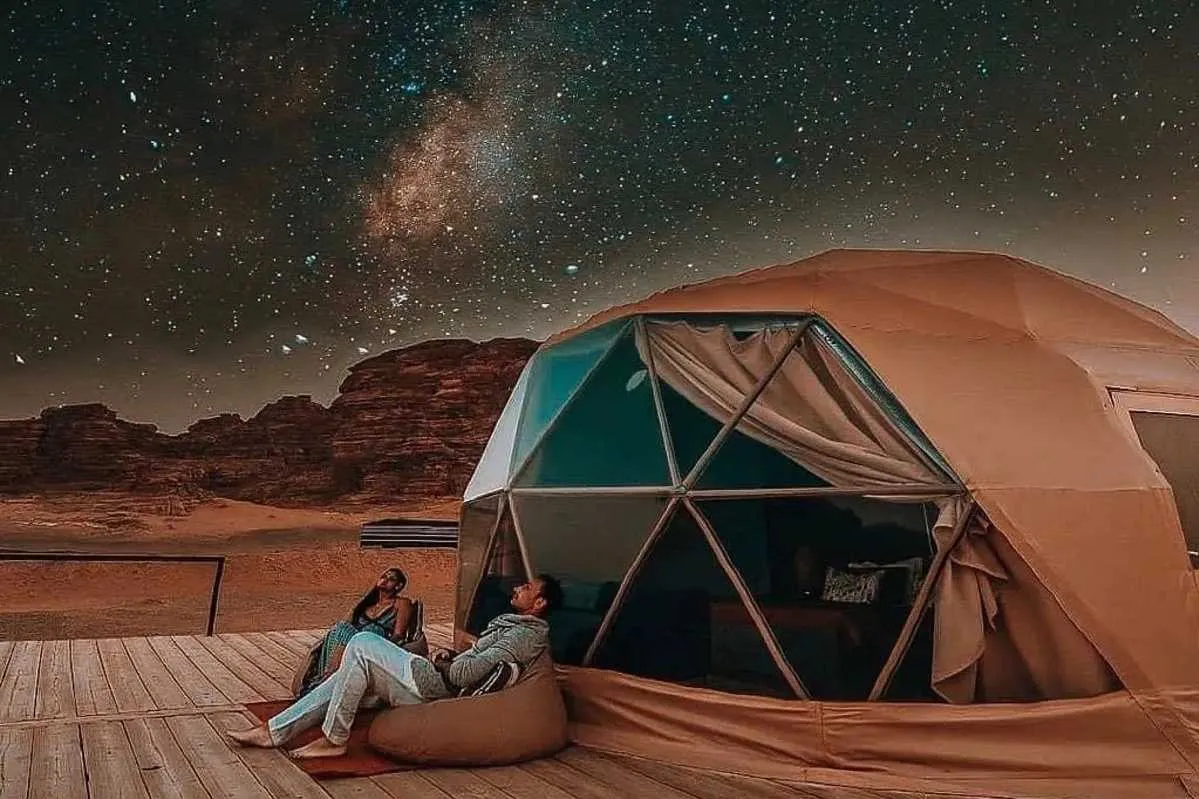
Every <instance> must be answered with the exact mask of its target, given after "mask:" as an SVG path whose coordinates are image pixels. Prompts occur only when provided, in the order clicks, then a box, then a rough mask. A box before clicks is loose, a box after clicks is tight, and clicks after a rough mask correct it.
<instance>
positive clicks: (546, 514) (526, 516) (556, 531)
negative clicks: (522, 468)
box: [512, 494, 667, 665]
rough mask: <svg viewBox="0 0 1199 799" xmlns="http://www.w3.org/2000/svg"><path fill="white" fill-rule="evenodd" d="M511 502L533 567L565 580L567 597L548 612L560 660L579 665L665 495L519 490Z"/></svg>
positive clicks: (658, 514) (556, 659)
mask: <svg viewBox="0 0 1199 799" xmlns="http://www.w3.org/2000/svg"><path fill="white" fill-rule="evenodd" d="M512 502H513V503H514V504H515V508H516V516H517V519H518V521H519V522H520V530H521V534H522V535H523V536H524V540H525V545H526V546H527V547H528V549H529V561H530V563H531V566H532V569H533V571H534V572H536V573H549V574H552V575H554V576H555V577H557V578H558V579H559V581H561V583H562V594H563V596H562V605H561V606H560V607H559V608H558V609H557V610H556V611H554V613H553V614H552V615H551V616H550V617H549V623H550V644H551V646H552V648H553V653H554V662H555V663H563V664H567V665H578V664H580V663H582V661H583V655H584V654H585V653H586V652H587V649H588V647H590V646H591V642H592V640H593V639H594V638H595V633H596V631H597V630H599V626H600V622H602V621H603V618H604V614H606V613H607V612H608V608H609V607H610V606H611V604H612V600H613V599H615V597H616V591H617V589H618V588H619V587H620V582H621V580H623V579H624V576H625V573H626V572H628V570H629V566H630V565H631V564H632V562H633V559H634V558H635V557H636V556H637V553H638V552H640V551H641V548H642V547H644V546H645V542H646V540H647V539H648V538H649V534H650V532H651V531H652V530H653V529H654V526H655V525H656V524H657V523H658V520H659V519H660V518H661V517H662V514H663V512H664V511H665V510H666V505H667V497H666V496H653V495H647V494H626V495H623V496H614V495H611V494H588V495H585V496H577V495H576V496H562V495H560V494H537V495H532V494H513V495H512Z"/></svg>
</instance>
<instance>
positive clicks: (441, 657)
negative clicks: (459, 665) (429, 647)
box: [433, 649, 455, 672]
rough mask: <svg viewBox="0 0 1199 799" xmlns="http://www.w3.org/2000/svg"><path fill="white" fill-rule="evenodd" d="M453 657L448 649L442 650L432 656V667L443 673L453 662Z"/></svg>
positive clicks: (452, 653) (453, 654)
mask: <svg viewBox="0 0 1199 799" xmlns="http://www.w3.org/2000/svg"><path fill="white" fill-rule="evenodd" d="M454 657H455V653H454V652H452V651H450V650H448V649H442V650H441V651H440V652H438V653H437V654H435V655H434V656H433V666H434V667H436V669H437V670H438V671H441V672H444V671H446V670H448V669H449V667H450V664H451V663H453V662H454Z"/></svg>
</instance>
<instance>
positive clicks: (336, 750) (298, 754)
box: [288, 735, 346, 760]
mask: <svg viewBox="0 0 1199 799" xmlns="http://www.w3.org/2000/svg"><path fill="white" fill-rule="evenodd" d="M345 753H346V746H345V744H335V743H333V742H332V741H330V740H329V739H328V738H326V737H325V736H323V735H322V736H321V737H320V738H317V739H316V740H315V741H313V742H312V743H310V744H304V745H303V746H301V747H300V748H298V749H293V750H291V751H290V752H288V754H289V755H291V756H292V757H294V758H295V759H296V760H310V759H312V758H316V757H341V756H342V755H344V754H345Z"/></svg>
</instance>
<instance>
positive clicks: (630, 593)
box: [456, 317, 1068, 702]
mask: <svg viewBox="0 0 1199 799" xmlns="http://www.w3.org/2000/svg"><path fill="white" fill-rule="evenodd" d="M750 398H753V401H752V402H750V401H749V400H750ZM480 475H483V476H484V477H485V478H486V479H483V480H482V482H479V479H480ZM472 491H473V496H472V495H471V494H472ZM964 501H965V490H964V489H963V487H962V486H961V484H960V482H959V481H958V480H957V479H956V478H955V477H954V476H953V475H952V473H951V472H950V470H949V469H948V467H947V466H945V464H944V463H943V462H942V461H941V459H940V457H939V456H938V455H937V453H936V452H935V450H934V449H933V447H932V446H931V444H930V443H929V442H928V441H927V440H925V438H924V437H923V435H922V434H921V433H920V431H919V430H918V429H917V427H916V425H915V424H914V423H913V422H912V420H911V419H910V418H908V417H907V416H906V414H905V413H904V412H903V410H902V408H901V407H900V405H899V403H898V402H897V400H896V399H895V398H894V397H893V396H891V395H890V394H889V392H887V391H886V389H885V387H883V386H882V384H881V382H880V381H878V380H877V378H875V376H874V375H873V374H872V373H871V372H870V370H869V368H868V367H867V366H866V364H864V363H863V362H862V361H861V359H860V358H858V357H857V356H856V354H855V353H854V352H853V351H852V350H851V349H850V348H849V347H848V346H847V345H846V344H845V343H844V342H843V341H842V340H840V339H839V338H838V337H837V336H836V334H835V332H834V331H832V330H831V329H829V328H828V327H827V325H825V324H824V323H823V322H821V321H820V320H815V319H813V318H810V317H804V318H780V319H761V318H744V319H738V318H736V317H723V318H716V319H713V318H696V317H689V318H687V319H685V320H683V319H679V318H654V319H645V318H636V319H632V320H630V319H624V320H619V321H617V322H613V323H609V324H607V325H604V326H602V327H599V328H595V329H592V330H589V331H587V332H585V333H583V334H581V335H579V336H576V337H574V338H571V339H567V340H565V341H563V342H561V343H559V344H556V345H555V346H553V347H547V348H543V349H542V350H540V351H539V352H538V353H537V354H536V355H535V356H534V357H533V359H532V360H531V361H530V362H529V364H528V365H527V366H526V370H525V373H524V375H522V378H521V383H520V384H519V385H518V390H516V391H514V393H513V396H512V399H511V400H510V407H509V408H507V409H505V411H504V413H503V414H502V416H501V419H500V422H499V423H498V424H497V427H496V430H495V432H494V434H493V436H492V440H491V442H490V443H489V444H488V448H487V451H486V452H485V454H484V457H483V461H482V462H481V463H480V465H479V468H478V470H477V472H476V481H472V490H471V491H468V496H467V502H466V504H465V505H464V509H463V513H462V518H461V528H460V533H459V541H460V544H459V549H460V575H459V586H458V590H459V595H458V609H457V619H456V622H457V624H458V626H459V627H460V628H461V629H463V630H465V631H466V632H468V633H471V634H478V633H479V632H480V630H481V629H482V627H483V626H484V624H485V623H486V622H487V620H489V619H490V618H492V617H493V616H495V615H497V614H499V613H502V612H504V611H505V609H506V608H507V603H508V598H509V595H510V592H511V590H512V587H513V586H514V585H516V584H518V583H519V582H521V581H523V580H525V579H527V577H528V574H529V572H530V571H532V572H533V573H549V574H553V575H555V576H557V577H558V578H559V579H560V580H561V581H562V583H563V588H564V593H565V601H564V605H563V607H562V608H560V609H559V610H557V611H556V612H555V613H554V614H553V616H552V618H551V625H550V629H551V643H552V648H553V655H554V659H555V661H556V662H558V663H562V664H566V665H584V666H590V667H594V668H601V669H613V670H616V671H620V672H623V673H627V674H632V675H636V676H640V677H648V678H652V679H657V680H664V681H668V682H672V683H677V684H682V685H689V686H699V687H706V688H711V689H715V690H720V691H725V692H731V693H748V694H755V695H761V696H771V697H782V698H814V699H828V700H866V699H888V700H902V701H918V702H938V701H946V698H947V694H946V692H939V691H938V690H936V689H935V686H934V681H933V679H932V675H933V673H934V650H935V648H936V646H937V644H936V626H937V624H938V623H941V624H944V623H946V621H945V619H948V618H951V615H952V614H949V615H946V614H942V613H941V612H940V610H939V609H937V608H936V607H935V606H936V603H937V601H938V599H937V591H936V590H935V588H934V585H933V582H934V581H935V580H936V579H937V577H938V573H937V572H938V570H940V571H941V572H942V573H946V574H947V573H949V570H950V566H949V564H950V562H951V561H952V560H953V559H951V558H950V557H948V552H947V553H945V554H944V555H943V556H942V557H941V558H938V557H937V551H938V540H937V537H936V535H935V528H936V525H937V522H938V518H939V517H940V516H942V514H943V513H944V512H945V508H946V507H947V506H950V505H952V504H953V503H954V502H959V503H960V502H964ZM959 507H960V506H959ZM971 512H972V513H973V514H975V515H976V516H977V515H978V514H979V511H978V510H977V509H974V510H973V511H971ZM967 526H968V525H967V523H966V519H965V518H961V519H960V520H958V522H957V523H955V524H954V525H953V530H951V531H950V532H951V533H952V534H953V535H952V538H951V540H950V541H949V542H948V543H947V544H942V546H947V547H948V548H949V549H950V550H953V551H955V552H956V551H957V550H956V549H955V546H957V545H958V542H959V541H960V542H962V545H965V543H966V538H968V536H966V535H965V531H966V528H967ZM985 527H986V525H985V523H984V524H983V528H985ZM973 529H975V532H978V530H979V528H978V526H977V525H976V526H975V528H973ZM1002 554H1003V555H1004V557H1006V558H1007V561H1006V563H1009V564H1010V562H1011V559H1012V558H1015V557H1016V556H1015V555H1014V553H1012V552H1010V551H1005V552H1004V553H1002ZM992 571H994V569H992ZM1008 572H1009V573H1007V574H1006V576H1005V578H1004V579H1005V581H1006V583H1007V584H1008V586H1007V589H1010V588H1012V587H1013V586H1015V587H1016V588H1021V586H1018V585H1016V583H1017V582H1018V581H1016V580H1014V577H1015V576H1016V575H1018V574H1020V573H1021V572H1020V570H1019V569H1009V570H1008ZM957 574H958V575H959V577H958V579H959V580H960V579H961V578H960V575H961V574H962V572H961V571H960V570H959V572H958V573H957ZM970 574H972V573H970ZM1009 578H1012V579H1009ZM926 583H928V584H927V585H926ZM976 583H977V585H979V586H980V589H979V592H980V594H985V591H984V589H987V590H989V588H988V586H989V585H990V583H985V581H984V580H981V579H980V580H976ZM973 584H974V583H972V585H973ZM1023 587H1025V588H1026V587H1027V586H1023ZM1007 589H1005V590H1007ZM980 601H984V600H980ZM984 604H985V601H984ZM1043 604H1045V606H1046V607H1048V605H1049V604H1051V603H1048V604H1046V603H1043ZM971 612H973V613H975V616H977V615H978V614H980V613H982V612H983V610H977V611H976V610H974V609H972V610H971ZM939 620H940V621H939ZM1060 621H1064V617H1063V618H1062V619H1055V620H1053V622H1052V623H1055V624H1056V623H1059V622H1060ZM992 622H994V618H992ZM1066 623H1067V624H1068V622H1066ZM980 629H982V628H981V626H980ZM992 632H994V631H992ZM988 634H991V633H988ZM980 635H981V633H980ZM897 644H898V646H897ZM1015 649H1018V647H1015V648H1013V651H1014V650H1015ZM1015 660H1016V661H1018V660H1019V658H1016V659H1015ZM1008 661H1012V658H1008ZM1012 662H1015V661H1012ZM1036 682H1037V681H1036V680H1035V679H1032V680H1019V681H1016V683H1011V684H1010V685H1008V686H1007V687H1004V688H1003V689H1001V690H999V693H1002V694H1004V695H1003V696H1002V697H1001V698H1003V699H1008V700H1011V699H1036V698H1042V697H1043V694H1044V693H1045V692H1044V691H1040V690H1039V689H1038V688H1037V687H1036ZM980 684H981V683H980ZM1030 685H1031V686H1032V687H1029V686H1030ZM1012 686H1015V687H1012ZM962 696H966V697H967V698H966V699H965V700H963V699H962ZM981 696H982V691H981V689H976V688H974V687H973V683H971V685H970V686H968V687H967V688H965V689H963V690H962V691H959V692H958V696H957V697H956V698H955V696H953V695H949V696H948V698H949V700H950V701H974V700H975V699H976V698H979V697H981Z"/></svg>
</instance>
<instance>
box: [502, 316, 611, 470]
mask: <svg viewBox="0 0 1199 799" xmlns="http://www.w3.org/2000/svg"><path fill="white" fill-rule="evenodd" d="M628 327H629V321H628V320H621V321H619V322H613V323H611V324H607V325H602V326H600V327H597V328H595V329H593V330H588V331H587V332H586V333H583V334H581V335H578V336H575V337H574V338H571V339H568V340H567V341H564V342H562V343H561V344H557V345H555V346H553V347H551V348H549V349H545V350H541V351H539V352H538V353H537V354H535V355H534V356H533V359H532V362H531V363H530V364H529V382H528V386H527V388H526V389H525V401H524V410H523V411H522V413H521V419H520V427H519V428H518V429H517V433H516V444H515V446H514V447H513V455H512V465H513V468H519V466H520V464H521V462H523V461H524V459H525V456H526V455H528V454H529V451H530V450H532V449H533V447H534V446H535V445H536V444H537V440H538V439H539V438H540V437H541V434H542V433H544V432H545V429H546V428H547V427H548V426H549V423H550V422H551V421H553V419H554V417H555V416H556V415H557V414H558V412H559V411H560V410H561V409H562V407H563V406H564V405H566V403H567V401H568V400H569V399H570V397H571V395H572V394H574V392H575V389H577V388H578V387H579V385H580V384H581V383H582V382H583V381H584V380H585V379H586V377H587V375H588V374H589V373H590V372H591V370H592V368H594V367H595V365H596V364H597V363H599V362H600V360H601V359H602V358H603V357H604V355H605V354H606V353H607V352H608V350H610V349H611V348H612V342H614V341H615V340H616V339H617V338H618V337H619V336H620V334H621V333H622V332H623V331H624V330H625V329H626V328H628Z"/></svg>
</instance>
